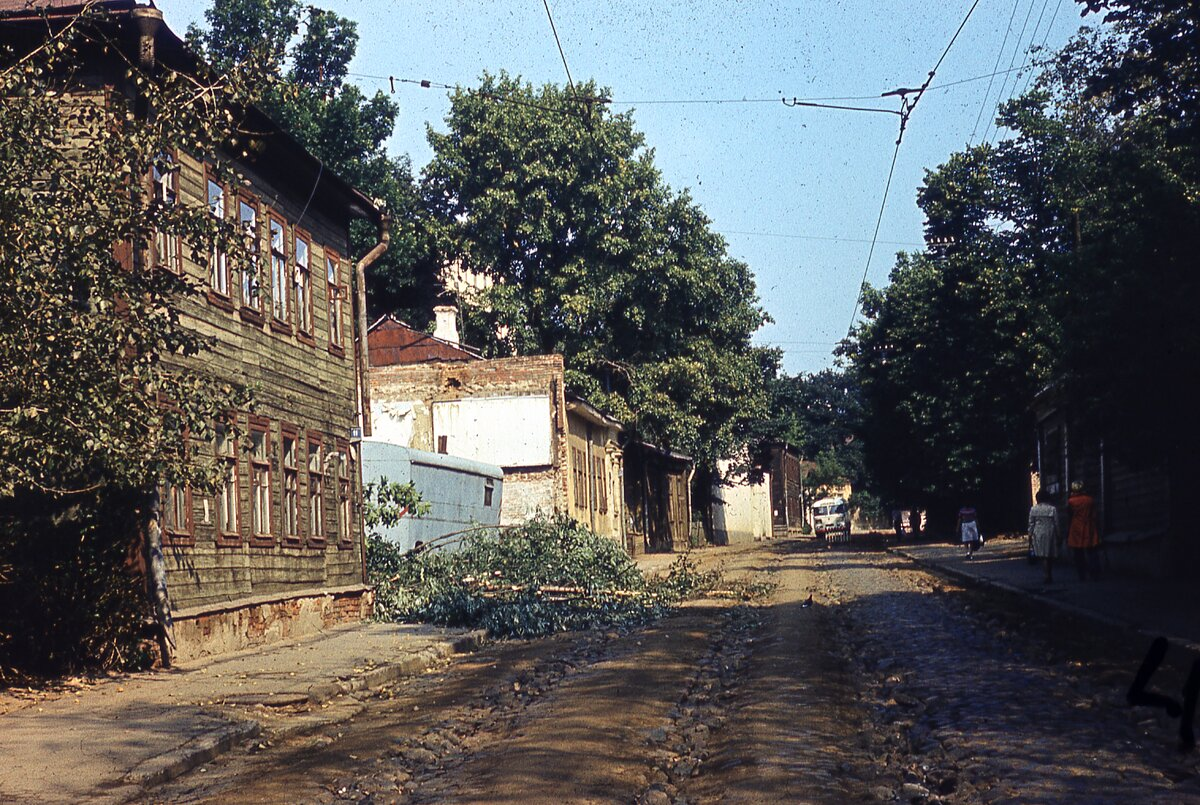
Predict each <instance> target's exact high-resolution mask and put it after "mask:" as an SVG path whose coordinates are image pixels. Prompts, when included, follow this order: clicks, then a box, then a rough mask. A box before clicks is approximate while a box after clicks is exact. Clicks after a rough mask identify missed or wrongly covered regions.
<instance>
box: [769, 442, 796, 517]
mask: <svg viewBox="0 0 1200 805" xmlns="http://www.w3.org/2000/svg"><path fill="white" fill-rule="evenodd" d="M765 452H766V455H765V456H764V458H763V464H764V465H765V466H766V467H767V468H768V471H769V472H770V475H771V524H772V526H773V529H774V532H775V534H776V535H777V536H786V535H789V534H799V533H801V531H802V530H803V528H804V523H805V512H804V495H803V485H804V474H803V468H802V462H801V460H800V451H799V450H797V449H796V448H795V447H792V446H791V445H790V444H772V445H769V446H767V447H766V449H765Z"/></svg>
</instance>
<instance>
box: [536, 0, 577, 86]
mask: <svg viewBox="0 0 1200 805" xmlns="http://www.w3.org/2000/svg"><path fill="white" fill-rule="evenodd" d="M542 5H543V6H545V7H546V17H547V19H549V20H550V31H551V33H553V34H554V44H556V45H558V55H559V56H561V57H562V63H563V69H564V70H566V71H567V86H569V87H570V88H571V94H572V95H574V94H576V93H575V82H574V81H573V80H572V79H571V68H570V67H568V66H567V54H566V53H563V46H562V41H561V40H559V38H558V28H557V27H556V26H555V25H554V15H552V14H551V13H550V0H542Z"/></svg>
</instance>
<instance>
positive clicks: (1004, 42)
mask: <svg viewBox="0 0 1200 805" xmlns="http://www.w3.org/2000/svg"><path fill="white" fill-rule="evenodd" d="M1020 5H1021V0H1013V8H1012V14H1010V15H1009V16H1008V27H1007V28H1005V29H1004V39H1002V40H1000V50H998V51H997V52H996V63H995V64H994V65H992V70H994V71H998V70H999V69H1000V60H1001V59H1002V58H1004V48H1005V47H1007V45H1008V35H1009V34H1011V33H1012V24H1013V20H1015V19H1016V18H1017V8H1018V7H1019V6H1020ZM996 75H997V73H995V72H993V73H992V79H991V80H989V81H988V85H987V89H986V90H984V93H983V101H982V102H981V103H980V104H979V113H978V114H977V115H975V125H974V126H972V127H971V137H970V138H969V139H968V140H967V143H968V144H972V143H974V141H975V132H977V131H978V130H979V121H980V120H982V119H983V110H984V109H986V108H987V102H988V98H990V97H991V95H992V81H994V80H995V77H996ZM1005 75H1007V73H1005Z"/></svg>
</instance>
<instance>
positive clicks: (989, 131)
mask: <svg viewBox="0 0 1200 805" xmlns="http://www.w3.org/2000/svg"><path fill="white" fill-rule="evenodd" d="M1036 2H1037V0H1029V10H1028V11H1026V12H1025V21H1024V22H1023V23H1022V24H1021V33H1019V34H1017V41H1016V44H1014V45H1013V54H1012V58H1011V59H1009V61H1008V66H1009V67H1010V68H1011V67H1012V66H1013V65H1015V64H1016V63H1017V54H1018V53H1020V52H1021V40H1022V39H1024V38H1025V29H1026V28H1028V27H1029V18H1030V17H1032V16H1033V5H1034V3H1036ZM1022 66H1024V65H1023V64H1022ZM1006 86H1008V77H1007V76H1006V77H1005V79H1004V80H1003V81H1001V82H1000V94H999V95H997V96H996V106H997V108H999V106H1000V103H1001V101H1000V98H1002V97H1004V88H1005V87H1006ZM1013 87H1014V88H1015V87H1016V82H1015V81H1014V82H1013ZM984 131H985V133H986V136H985V137H984V138H983V140H985V141H987V142H989V143H990V142H991V141H992V136H993V134H997V133H999V131H1000V129H999V127H998V126H996V121H995V120H994V119H993V120H992V122H991V123H989V124H988V127H987V128H986V129H984ZM981 142H982V141H981Z"/></svg>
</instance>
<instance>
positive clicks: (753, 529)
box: [710, 461, 774, 545]
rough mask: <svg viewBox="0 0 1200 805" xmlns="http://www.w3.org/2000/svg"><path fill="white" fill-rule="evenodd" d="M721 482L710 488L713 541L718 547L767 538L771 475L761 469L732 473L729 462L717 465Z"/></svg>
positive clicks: (768, 532)
mask: <svg viewBox="0 0 1200 805" xmlns="http://www.w3.org/2000/svg"><path fill="white" fill-rule="evenodd" d="M717 476H718V478H719V479H721V482H714V483H713V485H712V491H711V493H710V494H711V497H712V525H713V538H714V539H715V540H716V543H717V544H718V545H734V544H738V543H744V542H755V541H759V540H765V539H770V538H771V537H772V536H774V528H773V524H772V519H771V473H770V471H769V470H765V469H763V468H762V467H752V468H750V469H749V470H740V471H734V469H733V462H730V461H719V462H717Z"/></svg>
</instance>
